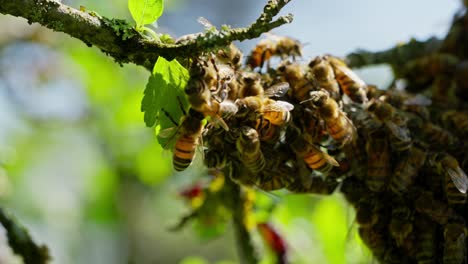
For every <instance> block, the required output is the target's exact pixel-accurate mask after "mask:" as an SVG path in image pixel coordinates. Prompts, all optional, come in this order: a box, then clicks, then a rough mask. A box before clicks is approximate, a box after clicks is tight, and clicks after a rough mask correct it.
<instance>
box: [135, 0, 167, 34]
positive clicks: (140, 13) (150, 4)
mask: <svg viewBox="0 0 468 264" xmlns="http://www.w3.org/2000/svg"><path fill="white" fill-rule="evenodd" d="M128 9H129V10H130V13H131V14H132V17H133V19H134V20H135V22H136V25H137V28H140V27H142V26H143V25H147V24H151V23H154V22H155V21H156V20H158V18H159V17H160V16H161V15H162V13H163V10H164V0H128Z"/></svg>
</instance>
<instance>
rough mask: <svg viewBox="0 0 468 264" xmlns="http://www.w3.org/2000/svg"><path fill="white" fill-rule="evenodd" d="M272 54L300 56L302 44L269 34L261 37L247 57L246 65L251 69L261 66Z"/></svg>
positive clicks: (282, 56) (283, 56)
mask: <svg viewBox="0 0 468 264" xmlns="http://www.w3.org/2000/svg"><path fill="white" fill-rule="evenodd" d="M272 56H279V57H281V58H285V57H288V56H292V57H293V59H294V58H295V56H302V45H301V44H300V43H299V41H297V40H294V39H291V38H288V37H280V36H271V37H270V38H267V39H262V40H260V41H259V42H258V44H257V46H255V48H254V49H253V50H252V52H251V53H250V55H249V56H248V57H247V65H248V66H250V67H251V68H252V69H255V68H257V67H260V69H262V68H263V64H264V63H265V62H269V60H270V58H271V57H272ZM268 68H269V67H268Z"/></svg>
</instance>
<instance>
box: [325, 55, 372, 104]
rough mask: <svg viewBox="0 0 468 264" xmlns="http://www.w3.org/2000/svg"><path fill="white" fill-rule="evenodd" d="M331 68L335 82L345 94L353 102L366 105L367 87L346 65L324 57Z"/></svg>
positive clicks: (336, 59) (335, 59) (329, 57)
mask: <svg viewBox="0 0 468 264" xmlns="http://www.w3.org/2000/svg"><path fill="white" fill-rule="evenodd" d="M324 59H325V60H327V61H328V62H329V63H330V65H331V66H332V68H333V71H334V73H335V77H336V80H337V81H338V83H339V84H340V87H341V89H342V90H343V93H345V94H346V95H347V96H348V97H349V98H350V99H351V100H353V101H354V102H357V103H360V104H364V103H367V85H366V83H365V82H364V81H363V80H362V79H361V78H359V76H357V75H356V73H354V72H353V71H352V70H351V69H350V68H348V66H346V64H345V63H344V62H343V61H342V60H340V59H338V58H335V57H332V56H324Z"/></svg>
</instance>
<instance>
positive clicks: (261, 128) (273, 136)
mask: <svg viewBox="0 0 468 264" xmlns="http://www.w3.org/2000/svg"><path fill="white" fill-rule="evenodd" d="M255 129H256V130H257V131H258V135H259V137H260V141H264V142H267V143H276V142H277V141H278V139H279V138H280V135H281V127H280V126H277V125H273V124H272V123H271V122H270V120H268V119H266V118H258V119H257V123H256V125H255Z"/></svg>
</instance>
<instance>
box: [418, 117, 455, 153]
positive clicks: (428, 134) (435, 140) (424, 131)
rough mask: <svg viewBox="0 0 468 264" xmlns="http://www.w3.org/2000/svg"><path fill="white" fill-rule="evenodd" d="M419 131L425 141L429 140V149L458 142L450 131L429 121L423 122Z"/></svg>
mask: <svg viewBox="0 0 468 264" xmlns="http://www.w3.org/2000/svg"><path fill="white" fill-rule="evenodd" d="M419 132H420V134H421V136H422V137H423V139H424V140H425V141H426V142H431V144H430V147H431V149H435V150H443V149H447V148H449V147H451V146H454V145H455V144H458V143H459V142H458V139H457V138H456V137H455V136H454V135H452V133H450V132H449V131H448V130H445V129H443V128H441V127H439V126H437V125H434V124H433V123H431V122H424V123H423V125H422V127H421V129H420V130H419Z"/></svg>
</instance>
